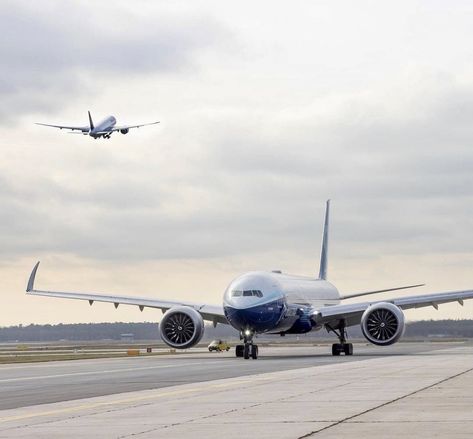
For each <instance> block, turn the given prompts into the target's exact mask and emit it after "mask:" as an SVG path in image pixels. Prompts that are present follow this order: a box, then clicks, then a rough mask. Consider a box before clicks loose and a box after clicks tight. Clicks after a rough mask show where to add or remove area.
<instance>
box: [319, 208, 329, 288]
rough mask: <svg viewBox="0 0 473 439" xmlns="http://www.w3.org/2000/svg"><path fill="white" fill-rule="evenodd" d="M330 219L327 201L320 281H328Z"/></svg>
mask: <svg viewBox="0 0 473 439" xmlns="http://www.w3.org/2000/svg"><path fill="white" fill-rule="evenodd" d="M329 218H330V200H327V204H326V207H325V221H324V234H323V237H322V251H321V253H320V271H319V279H323V280H325V279H327V259H328V229H329Z"/></svg>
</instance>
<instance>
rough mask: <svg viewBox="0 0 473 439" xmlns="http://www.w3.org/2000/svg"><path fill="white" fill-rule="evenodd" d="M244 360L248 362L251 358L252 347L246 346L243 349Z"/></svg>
mask: <svg viewBox="0 0 473 439" xmlns="http://www.w3.org/2000/svg"><path fill="white" fill-rule="evenodd" d="M243 358H244V359H245V360H248V359H249V358H250V345H248V344H245V346H244V348H243Z"/></svg>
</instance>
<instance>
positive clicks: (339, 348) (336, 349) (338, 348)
mask: <svg viewBox="0 0 473 439" xmlns="http://www.w3.org/2000/svg"><path fill="white" fill-rule="evenodd" d="M342 352H343V345H342V344H341V343H334V344H333V345H332V355H336V356H338V355H340V354H341V353H342Z"/></svg>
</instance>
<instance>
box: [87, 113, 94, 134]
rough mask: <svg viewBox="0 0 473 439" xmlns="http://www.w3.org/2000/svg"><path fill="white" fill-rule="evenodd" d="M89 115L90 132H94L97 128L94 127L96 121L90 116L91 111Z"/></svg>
mask: <svg viewBox="0 0 473 439" xmlns="http://www.w3.org/2000/svg"><path fill="white" fill-rule="evenodd" d="M88 113H89V125H90V131H92V130H93V129H94V128H95V127H94V121H93V120H92V116H91V115H90V111H89V112H88Z"/></svg>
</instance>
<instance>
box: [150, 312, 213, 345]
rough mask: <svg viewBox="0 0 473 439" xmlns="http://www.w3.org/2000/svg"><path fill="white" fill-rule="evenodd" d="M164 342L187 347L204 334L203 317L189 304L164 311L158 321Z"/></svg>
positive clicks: (195, 342) (196, 341)
mask: <svg viewBox="0 0 473 439" xmlns="http://www.w3.org/2000/svg"><path fill="white" fill-rule="evenodd" d="M159 332H160V334H161V338H162V339H163V341H164V343H166V344H167V345H168V346H171V347H172V348H176V349H187V348H190V347H192V346H194V345H196V344H197V343H199V341H200V340H201V338H202V336H203V335H204V319H203V318H202V316H201V315H200V314H199V313H198V312H197V311H196V310H195V309H194V308H191V307H189V306H175V307H173V308H171V309H169V310H167V311H166V313H165V314H164V316H163V318H162V319H161V322H160V323H159Z"/></svg>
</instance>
